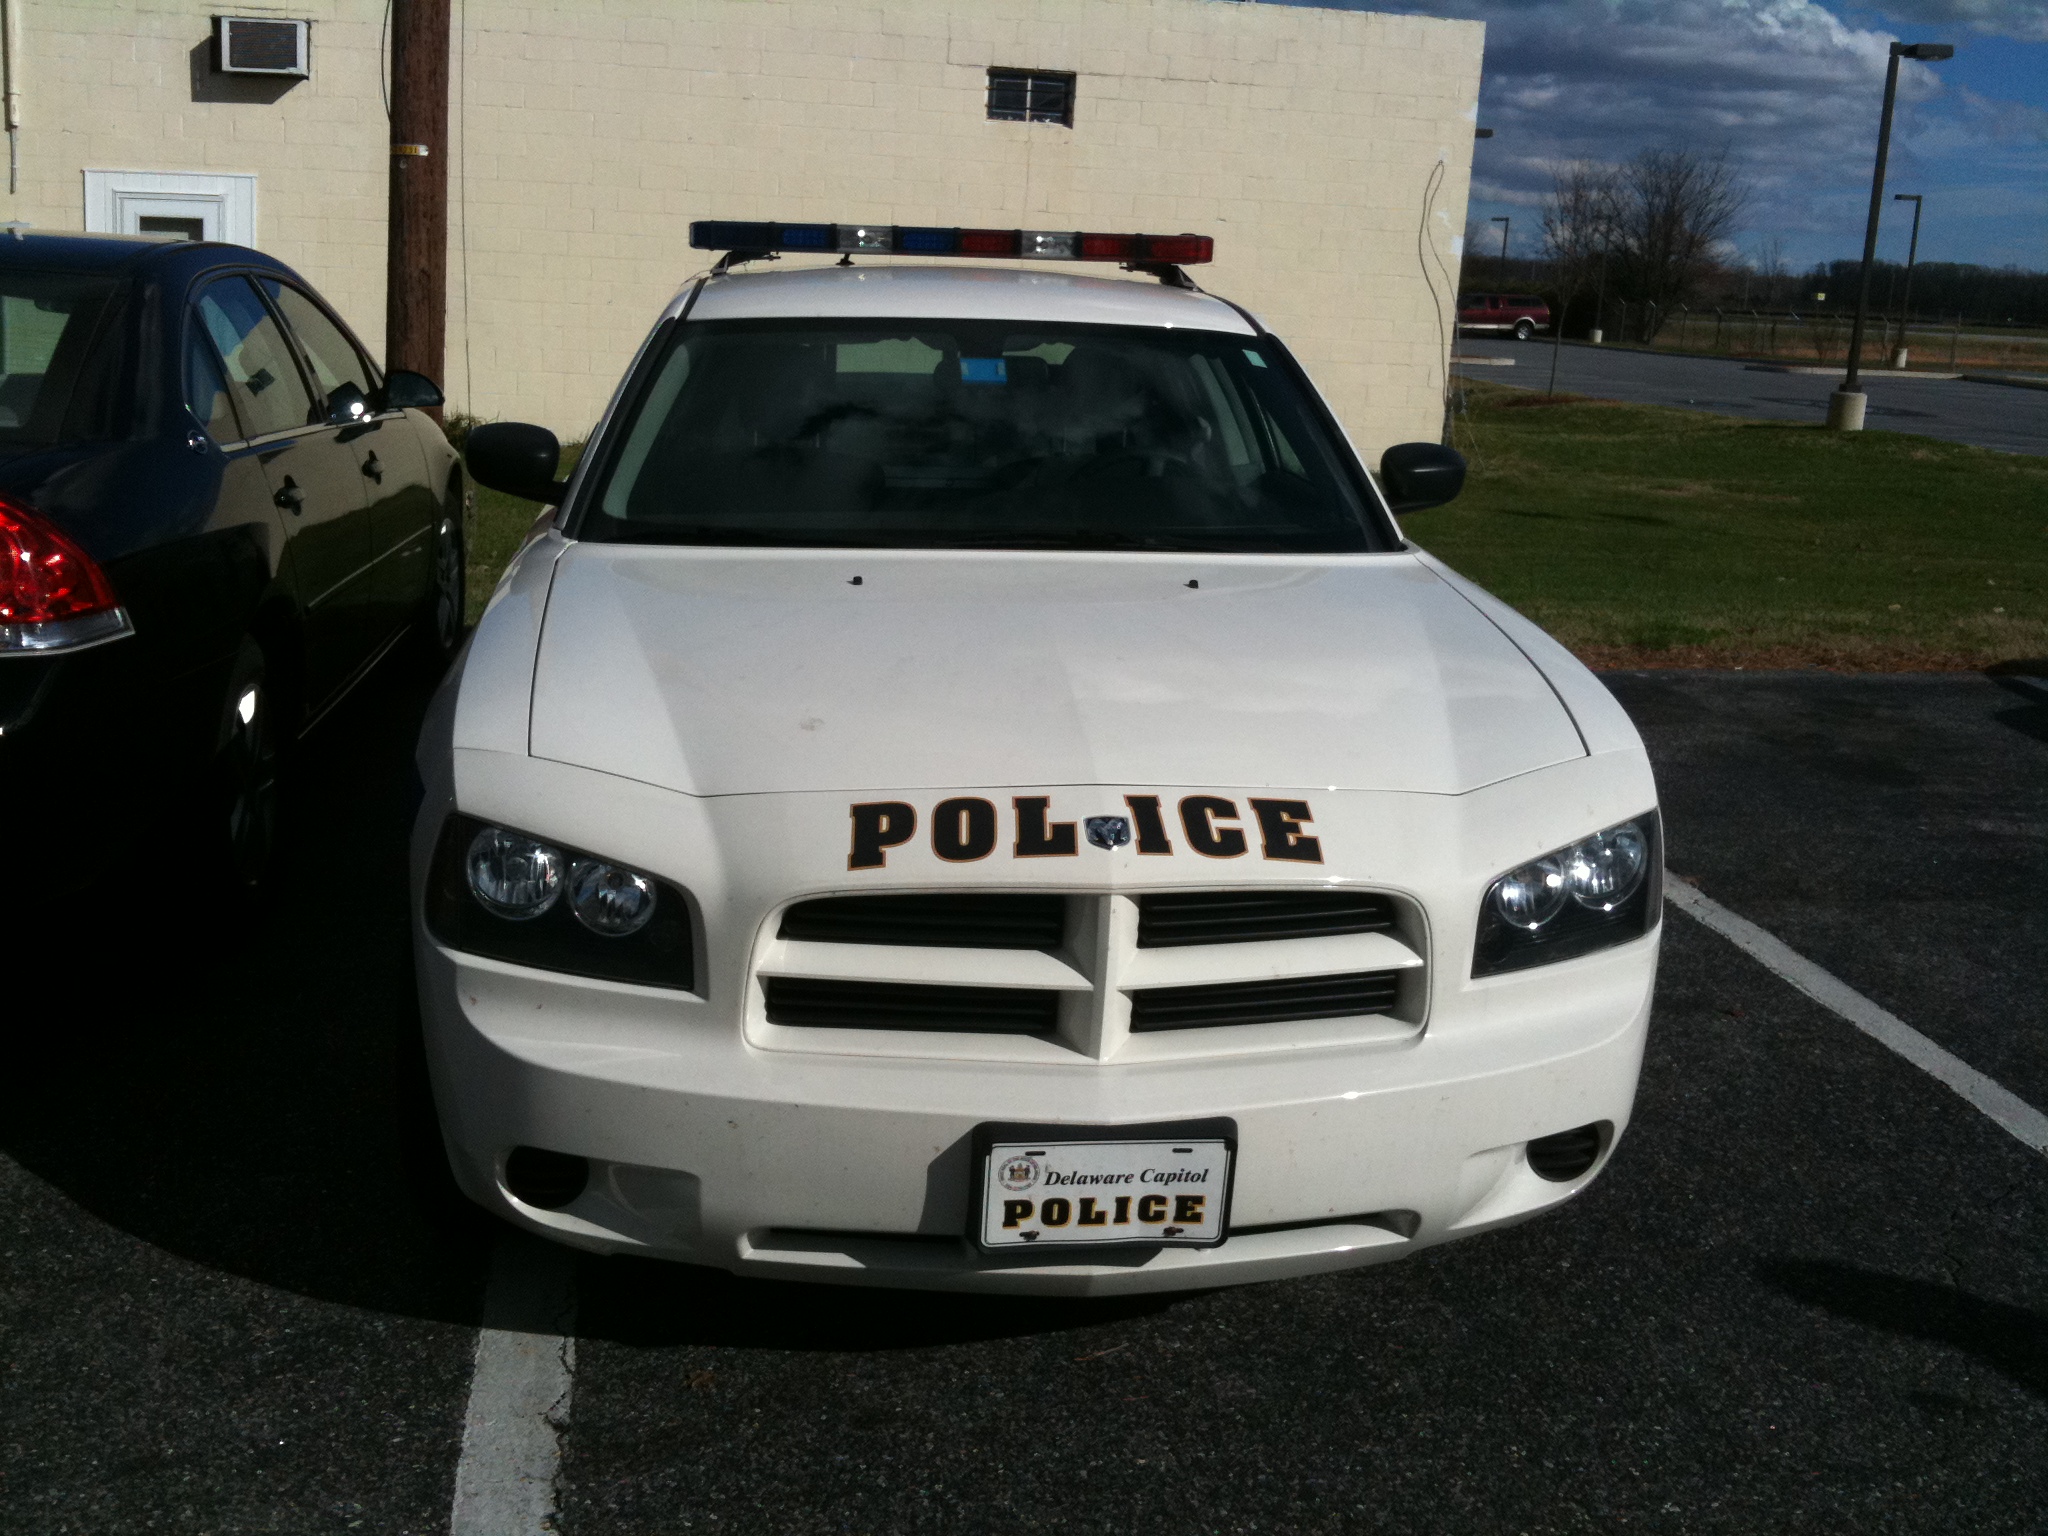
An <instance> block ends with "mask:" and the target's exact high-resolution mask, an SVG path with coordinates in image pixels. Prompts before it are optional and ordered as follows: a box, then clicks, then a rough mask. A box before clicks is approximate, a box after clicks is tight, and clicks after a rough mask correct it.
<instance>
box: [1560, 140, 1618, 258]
mask: <svg viewBox="0 0 2048 1536" xmlns="http://www.w3.org/2000/svg"><path fill="white" fill-rule="evenodd" d="M1621 199H1622V183H1621V175H1620V173H1619V172H1618V171H1616V170H1615V169H1614V168H1613V167H1612V166H1606V165H1599V164H1596V163H1595V162H1593V161H1591V160H1573V161H1569V162H1567V163H1565V164H1563V165H1560V166H1558V167H1557V168H1556V170H1555V172H1554V173H1553V181H1552V186H1551V192H1550V203H1549V205H1548V206H1547V207H1545V208H1544V210H1543V248H1544V252H1545V254H1546V255H1548V256H1549V257H1550V260H1551V262H1552V263H1553V265H1554V266H1555V267H1556V268H1557V271H1558V276H1559V279H1560V280H1561V281H1562V282H1564V283H1565V284H1566V285H1567V286H1570V287H1584V286H1585V284H1586V281H1587V280H1588V278H1589V277H1590V276H1591V275H1592V274H1593V273H1594V272H1595V270H1596V269H1597V268H1598V267H1599V266H1600V264H1601V262H1603V261H1604V260H1606V258H1607V257H1608V255H1609V253H1610V252H1612V251H1613V250H1614V248H1615V246H1616V245H1617V244H1618V242H1619V239H1620V230H1621Z"/></svg>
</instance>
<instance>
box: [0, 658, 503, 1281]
mask: <svg viewBox="0 0 2048 1536" xmlns="http://www.w3.org/2000/svg"><path fill="white" fill-rule="evenodd" d="M433 681H434V679H433V678H432V677H430V676H428V675H427V674H426V672H425V670H424V669H423V668H422V667H420V666H419V665H417V664H414V665H411V666H409V667H407V666H401V665H398V664H396V663H393V664H387V666H386V667H385V668H383V669H380V673H379V674H373V675H372V677H370V678H369V679H367V680H366V681H365V683H364V684H363V685H362V686H361V687H360V688H359V689H358V690H357V691H356V693H355V694H354V695H353V696H351V697H350V698H349V699H347V700H346V701H345V702H344V703H343V704H342V705H341V706H340V707H339V708H338V709H337V710H336V711H335V712H334V713H333V714H332V715H331V716H329V717H328V718H327V719H326V720H325V721H323V722H322V723H321V724H320V725H319V726H318V727H317V728H316V729H315V730H314V731H313V732H312V733H311V734H310V735H309V736H308V737H307V738H306V740H305V741H303V742H302V743H301V744H300V746H299V749H298V751H297V753H296V754H295V757H294V760H293V763H292V765H291V769H290V772H289V775H288V777H287V780H286V791H285V801H284V811H283V817H282V823H281V826H280V829H279V858H278V864H277V867H276V871H275V876H274V878H273V880H272V881H271V882H270V884H269V885H268V887H267V888H266V889H265V890H264V891H262V892H261V893H260V895H259V896H258V897H256V898H254V899H250V898H247V897H242V896H240V895H239V894H237V893H232V892H227V891H224V890H223V889H222V888H221V887H220V886H219V885H218V884H217V883H214V882H211V881H209V879H208V878H207V876H206V874H205V865H204V861H203V860H201V859H199V858H198V857H197V856H196V852H195V850H193V849H190V848H187V847H185V846H182V845H181V844H180V843H179V841H178V840H177V839H176V838H175V837H174V836H171V835H170V834H169V833H168V832H164V834H163V835H162V836H160V837H159V836H157V835H155V830H154V829H152V831H150V832H144V831H138V832H136V833H134V834H132V835H131V836H130V837H128V838H127V839H126V840H125V842H124V843H123V844H122V846H121V847H120V848H119V849H118V851H117V853H116V854H115V856H114V858H113V859H112V861H111V862H110V863H109V864H107V865H106V866H104V867H102V868H100V869H99V870H98V871H97V878H96V879H95V880H94V881H93V882H92V885H91V886H90V887H89V888H88V889H87V890H86V891H85V892H84V893H82V894H80V895H78V896H75V897H72V898H70V899H68V900H66V901H65V902H64V903H63V904H62V906H61V908H60V909H59V910H57V911H55V912H48V913H42V914H38V915H37V917H36V919H35V921H34V922H33V923H32V924H31V925H30V926H29V927H28V929H27V930H26V931H24V930H22V929H20V928H16V929H14V930H12V931H11V932H10V937H11V938H12V939H13V940H14V941H15V942H16V943H17V944H19V945H21V949H20V950H19V953H20V954H21V955H23V956H30V955H33V956H38V957H40V962H41V963H39V964H29V965H19V966H15V967H13V969H15V970H16V971H17V972H22V973H28V974H29V976H30V980H29V981H28V982H27V984H26V985H23V986H16V985H14V984H13V983H12V982H11V983H10V990H11V992H12V994H13V995H12V996H11V997H10V999H9V1002H10V1004H11V1006H9V1007H8V1008H7V1009H6V1010H5V1012H4V1015H0V1039H4V1040H5V1042H6V1044H7V1046H8V1047H9V1048H10V1051H11V1053H12V1057H13V1060H12V1067H11V1070H10V1071H9V1072H8V1073H7V1074H6V1075H5V1079H4V1081H0V1151H5V1152H6V1154H7V1155H8V1156H10V1157H12V1158H13V1159H14V1160H15V1161H16V1162H17V1163H19V1164H20V1165H21V1166H22V1167H23V1168H25V1169H27V1170H28V1171H29V1172H31V1173H33V1174H34V1175H36V1176H37V1177H38V1178H40V1179H42V1180H44V1181H45V1182H46V1183H48V1184H50V1185H51V1186H53V1187H54V1188H56V1189H57V1190H58V1191H61V1192H62V1193H63V1194H64V1195H65V1196H67V1197H69V1198H70V1199H71V1200H72V1201H74V1202H76V1204H77V1205H79V1206H81V1207H83V1208H84V1209H85V1210H86V1211H88V1212H90V1213H92V1214H93V1215H94V1216H96V1217H98V1218H99V1219H100V1220H102V1221H104V1222H107V1223H108V1224H110V1225H112V1226H114V1227H116V1228H119V1229H120V1230H122V1231H125V1232H128V1233H131V1234H133V1235H134V1236H135V1237H138V1238H140V1239H142V1240H143V1241H144V1242H147V1243H150V1244H153V1245H155V1246H157V1247H159V1248H162V1249H165V1250H167V1251H169V1252H171V1253H175V1254H178V1255H180V1256H182V1257H184V1258H187V1259H190V1260H192V1261H193V1262H195V1263H198V1264H202V1265H205V1266H208V1267H210V1268H213V1269H217V1270H222V1271H227V1272H230V1273H233V1274H238V1275H243V1276H246V1277H248V1278H250V1279H254V1280H257V1281H261V1282H263V1283H265V1284H268V1285H273V1286H278V1287H282V1288H284V1289H287V1290H291V1291H295V1292H299V1293H303V1294H306V1295H309V1296H315V1297H320V1298H324V1299H327V1300H332V1301H337V1302H343V1303H347V1304H349V1305H352V1306H359V1307H365V1308H370V1309H374V1310H378V1311H384V1312H391V1313H399V1314H406V1315H411V1316H418V1317H427V1318H436V1319H443V1320H450V1321H469V1320H471V1319H473V1318H474V1316H475V1313H476V1307H477V1298H478V1295H479V1291H480V1281H481V1273H482V1266H481V1258H482V1253H483V1245H482V1243H481V1242H480V1241H479V1240H478V1235H477V1234H476V1233H474V1232H473V1231H469V1230H466V1229H464V1228H463V1227H461V1226H460V1225H459V1224H458V1225H456V1226H452V1227H449V1228H447V1229H446V1230H443V1229H441V1228H438V1227H437V1225H436V1223H435V1221H434V1220H433V1217H432V1213H431V1207H430V1206H429V1205H428V1203H427V1202H425V1201H424V1200H422V1199H420V1198H417V1197H416V1196H415V1192H414V1183H413V1181H411V1180H409V1179H408V1176H407V1171H406V1168H405V1166H404V1162H403V1158H402V1155H401V1147H402V1144H403V1142H402V1137H401V1135H400V1120H401V1114H400V1103H401V1097H402V1096H401V1093H400V1092H399V1087H400V1083H401V1081H402V1080H403V1075H404V1072H405V1070H406V1069H407V1067H408V1065H409V1062H408V1052H409V1051H410V1050H411V1048H412V1047H411V1042H412V1041H413V1040H415V1039H416V1037H417V1010H416V1004H415V1001H414V994H413V980H412V960H411V947H410V933H409V923H408V917H407V897H406V878H405V861H406V834H407V828H408V825H409V822H410V819H411V813H412V807H413V803H414V800H415V791H414V789H413V787H412V786H413V783H414V779H413V775H412V770H411V757H412V748H413V743H414V741H415V740H416V738H417V734H418V730H419V722H420V718H421V715H422V713H423V711H424V708H425V705H426V701H427V699H428V698H429V697H430V696H431V693H432V686H433Z"/></svg>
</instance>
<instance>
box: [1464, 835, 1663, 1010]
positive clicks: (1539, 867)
mask: <svg viewBox="0 0 2048 1536" xmlns="http://www.w3.org/2000/svg"><path fill="white" fill-rule="evenodd" d="M1662 872H1663V850H1662V838H1661V835H1660V830H1659V827H1658V822H1657V813H1656V812H1655V811H1645V812H1644V813H1643V814H1642V815H1640V816H1638V817H1636V818H1635V819H1634V820H1632V821H1625V822H1622V823H1621V824H1620V825H1618V826H1612V827H1607V828H1605V829H1603V830H1602V831H1599V832H1595V833H1594V834H1593V835H1592V836H1591V837H1586V838H1581V839H1580V840H1579V841H1578V842H1576V843H1573V844H1572V845H1571V846H1570V847H1568V848H1559V849H1557V850H1556V851H1555V852H1552V853H1546V854H1545V855H1543V857H1542V858H1540V859H1531V860H1530V861H1529V862H1528V863H1527V864H1523V865H1520V866H1518V867H1516V868H1514V869H1511V870H1509V871H1508V872H1507V873H1506V874H1504V875H1502V876H1501V877H1500V878H1499V879H1497V880H1495V881H1494V882H1493V884H1492V885H1490V886H1488V887H1487V891H1486V899H1485V900H1484V901H1483V902H1481V903H1480V907H1479V937H1478V942H1477V944H1476V945H1475V947H1474V950H1473V955H1472V974H1473V975H1474V976H1493V975H1497V974H1499V973H1500V972H1502V971H1519V970H1521V969H1523V968H1524V967H1526V966H1531V965H1548V964H1549V963H1550V962H1551V961H1553V960H1570V959H1572V958H1574V957H1575V956H1578V955H1584V954H1590V953H1591V952H1592V951H1594V950H1596V949H1606V948H1607V947H1608V946H1610V945H1614V944H1626V943H1627V942H1628V941H1629V940H1630V939H1637V938H1641V937H1642V936H1643V935H1644V934H1646V933H1648V932H1649V931H1650V930H1651V929H1652V928H1654V927H1656V925H1657V917H1658V913H1659V911H1660V909H1661V908H1662V905H1663V896H1664V891H1663V882H1662Z"/></svg>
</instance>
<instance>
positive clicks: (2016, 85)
mask: <svg viewBox="0 0 2048 1536" xmlns="http://www.w3.org/2000/svg"><path fill="white" fill-rule="evenodd" d="M1320 3H1322V4H1326V5H1328V4H1335V5H1342V6H1344V8H1346V9H1354V10H1384V11H1407V12H1416V13H1420V14H1425V15H1438V16H1459V17H1467V18H1472V19H1476V20H1481V21H1484V22H1486V23H1487V44H1486V76H1485V82H1484V84H1483V86H1482V88H1481V93H1480V109H1479V120H1480V122H1481V123H1483V124H1485V125H1486V126H1488V127H1490V128H1492V129H1493V130H1494V132H1495V136H1494V137H1493V138H1492V139H1490V140H1485V141H1482V142H1481V143H1480V144H1479V145H1477V147H1476V150H1475V154H1474V159H1473V184H1472V208H1471V213H1472V222H1473V223H1474V224H1476V225H1477V226H1479V227H1481V228H1485V227H1487V220H1488V219H1490V218H1491V217H1492V216H1494V215H1496V214H1507V215H1510V216H1512V217H1513V218H1514V221H1515V232H1514V247H1515V249H1516V250H1517V251H1519V252H1521V253H1524V254H1529V255H1533V254H1535V253H1536V249H1537V246H1536V241H1537V238H1538V231H1539V228H1540V218H1541V213H1542V207H1543V203H1544V199H1545V196H1546V194H1547V192H1548V190H1549V188H1550V184H1551V173H1552V168H1553V167H1554V166H1555V165H1556V164H1557V163H1558V162H1560V161H1562V160H1569V159H1574V158H1585V159H1593V160H1605V161H1616V160H1622V159H1626V158H1627V157H1628V156H1629V155H1631V154H1634V153H1635V152H1636V151H1638V150H1641V149H1645V148H1675V147H1691V148H1697V149H1704V150H1708V151H1714V150H1719V149H1722V148H1725V149H1726V150H1727V151H1728V154H1729V156H1730V158H1731V159H1733V160H1734V161H1735V162H1736V163H1737V164H1738V165H1739V166H1740V167H1741V168H1742V170H1743V171H1744V173H1745V174H1746V176H1747V177H1748V178H1749V180H1750V181H1751V183H1752V184H1753V185H1754V187H1755V192H1756V197H1755V202H1754V204H1753V207H1752V209H1751V211H1750V213H1749V215H1748V217H1747V219H1746V220H1745V227H1744V228H1743V229H1742V230H1741V231H1740V232H1739V233H1738V235H1737V237H1736V243H1737V244H1738V246H1739V247H1741V249H1742V250H1743V251H1744V252H1745V253H1747V254H1751V255H1754V254H1755V253H1757V252H1758V251H1759V250H1760V249H1761V247H1762V246H1763V244H1764V242H1766V241H1768V240H1770V239H1772V238H1774V237H1775V238H1776V239H1777V240H1779V241H1781V242H1782V248H1783V252H1784V258H1785V260H1786V262H1787V264H1788V265H1789V266H1791V267H1792V268H1793V269H1794V270H1799V269H1802V268H1804V267H1806V266H1809V265H1810V264H1812V263H1813V262H1815V261H1820V260H1824V259H1827V258H1830V257H1851V256H1854V255H1856V254H1858V253H1859V252H1860V250H1861V249H1862V243H1863V219H1864V214H1865V212H1866V210H1867V208H1868V204H1869V197H1870V169H1871V158H1872V154H1873V152H1874V150H1875V148H1876V143H1877V117H1878V109H1879V106H1880V104H1881V101H1882V97H1883V89H1884V68H1885V59H1886V52H1887V48H1888V45H1889V43H1890V42H1891V40H1892V39H1893V38H1900V37H1902V38H1905V39H1906V40H1908V41H1916V42H1917V41H1927V42H1945V43H1953V44H1954V45H1955V48H1956V56H1955V58H1954V59H1952V60H1951V61H1949V62H1948V63H1946V64H1937V65H1925V64H1916V63H1910V62H1909V63H1906V64H1904V65H1903V66H1902V71H1903V72H1902V74H1901V83H1900V92H1899V114H1898V121H1897V124H1896V125H1895V127H1894V129H1893V136H1892V159H1891V169H1890V173H1889V175H1888V176H1887V187H1886V190H1887V196H1886V200H1885V201H1886V222H1885V225H1884V229H1883V233H1882V235H1881V237H1880V240H1879V246H1878V250H1879V254H1880V255H1881V256H1886V257H1896V258H1898V259H1900V260H1903V259H1904V257H1905V252H1906V237H1907V232H1908V226H1909V224H1910V222H1911V209H1910V206H1909V205H1906V204H1893V203H1892V202H1891V199H1890V196H1889V194H1890V193H1892V192H1919V193H1923V194H1925V196H1926V199H1927V202H1926V214H1925V217H1924V222H1923V224H1922V227H1921V235H1920V258H1921V260H1923V261H1928V260H1933V261H1969V262H1981V263H1984V264H1986V265H1990V266H2005V265H2014V266H2022V267H2030V268H2035V269H2042V270H2048V0H1881V3H1876V4H1868V5H1848V4H1842V3H1822V0H1432V3H1405V0H1320ZM1895 208H1896V209H1897V211H1898V216H1896V217H1894V216H1893V210H1894V209H1895ZM1525 221H1526V222H1525ZM1525 230H1526V231H1527V235H1526V238H1525V236H1524V231H1525Z"/></svg>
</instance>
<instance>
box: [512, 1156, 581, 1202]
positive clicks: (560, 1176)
mask: <svg viewBox="0 0 2048 1536" xmlns="http://www.w3.org/2000/svg"><path fill="white" fill-rule="evenodd" d="M589 1183H590V1159H589V1158H587V1157H577V1156H575V1155H574V1154H573V1153H569V1152H550V1151H548V1150H547V1149H546V1148H544V1147H514V1148H513V1149H512V1155H511V1156H510V1157H508V1158H506V1159H505V1187H506V1188H507V1189H509V1190H511V1191H512V1196H513V1198H514V1199H516V1200H519V1201H521V1202H522V1203H524V1204H526V1205H531V1206H536V1207H538V1208H539V1209H541V1210H543V1211H559V1210H560V1209H561V1208H562V1207H563V1206H565V1205H568V1204H569V1203H570V1202H571V1201H573V1200H574V1199H575V1198H576V1197H577V1196H578V1195H580V1194H582V1193H583V1190H584V1187H585V1186H586V1185H588V1184H589Z"/></svg>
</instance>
